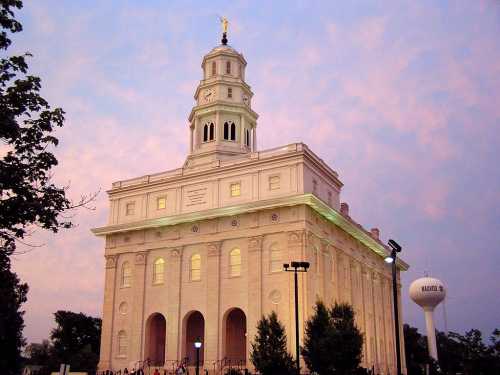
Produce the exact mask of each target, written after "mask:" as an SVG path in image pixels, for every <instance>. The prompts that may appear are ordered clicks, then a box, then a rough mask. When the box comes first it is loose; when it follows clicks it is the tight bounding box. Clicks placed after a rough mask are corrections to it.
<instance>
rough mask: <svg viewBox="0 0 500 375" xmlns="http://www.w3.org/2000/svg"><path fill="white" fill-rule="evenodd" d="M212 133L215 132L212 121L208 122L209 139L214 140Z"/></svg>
mask: <svg viewBox="0 0 500 375" xmlns="http://www.w3.org/2000/svg"><path fill="white" fill-rule="evenodd" d="M214 134H215V125H214V123H213V122H211V123H210V140H211V141H213V140H214Z"/></svg>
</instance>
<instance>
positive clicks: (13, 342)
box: [0, 0, 96, 374]
mask: <svg viewBox="0 0 500 375" xmlns="http://www.w3.org/2000/svg"><path fill="white" fill-rule="evenodd" d="M22 7H23V3H22V1H21V0H0V50H3V51H6V50H7V49H8V47H9V46H10V45H11V43H12V41H11V39H10V35H11V34H14V33H18V32H20V31H22V25H21V23H20V22H18V21H17V20H16V19H15V17H14V11H15V10H19V9H21V8H22ZM29 57H31V55H30V54H29V53H25V54H23V55H20V56H11V57H3V58H1V59H0V142H2V143H3V144H2V145H0V146H1V151H2V152H1V153H2V156H1V157H0V295H1V296H2V299H1V301H0V353H2V355H1V356H0V357H1V359H0V370H1V373H2V374H12V373H17V372H18V369H19V366H20V363H21V348H22V346H23V345H24V339H23V337H22V330H23V327H24V319H23V314H24V312H23V311H22V310H21V305H22V304H23V303H24V302H26V300H27V293H28V286H27V285H26V284H24V283H21V281H20V280H19V278H18V277H17V275H16V274H15V273H13V272H12V271H11V263H10V256H11V255H12V254H14V253H15V252H16V244H17V242H23V241H24V240H25V237H26V236H29V235H30V233H31V228H33V227H39V228H42V229H44V230H49V231H52V232H57V231H58V230H59V229H61V228H69V227H71V226H72V223H71V221H70V220H69V219H67V218H63V217H62V216H61V213H62V212H64V211H67V210H71V209H73V208H76V207H81V206H86V205H87V204H88V203H89V202H90V201H93V199H94V198H95V196H96V194H93V195H91V196H90V197H89V198H87V197H86V196H83V197H82V198H81V200H80V202H78V203H77V204H72V202H71V201H70V200H69V199H67V197H66V189H67V187H58V186H56V185H55V184H53V183H52V182H51V169H52V168H53V167H54V166H56V165H57V159H56V158H55V156H54V155H53V154H52V153H51V147H55V146H57V144H58V140H57V138H56V137H55V136H54V135H53V134H52V133H53V132H54V130H55V129H56V128H57V127H61V126H63V122H64V111H63V110H62V109H61V108H55V109H52V108H51V107H50V105H49V104H48V102H47V101H46V100H45V99H44V98H42V97H41V96H40V90H41V80H40V78H38V77H35V76H32V75H29V74H28V64H27V59H28V58H29Z"/></svg>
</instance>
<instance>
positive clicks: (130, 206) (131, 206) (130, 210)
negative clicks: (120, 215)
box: [125, 202, 135, 216]
mask: <svg viewBox="0 0 500 375" xmlns="http://www.w3.org/2000/svg"><path fill="white" fill-rule="evenodd" d="M134 214H135V202H129V203H127V204H126V205H125V215H126V216H132V215H134Z"/></svg>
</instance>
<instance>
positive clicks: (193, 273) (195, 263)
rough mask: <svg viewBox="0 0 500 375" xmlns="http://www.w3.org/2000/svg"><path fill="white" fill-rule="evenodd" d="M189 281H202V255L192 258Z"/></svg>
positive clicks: (195, 255)
mask: <svg viewBox="0 0 500 375" xmlns="http://www.w3.org/2000/svg"><path fill="white" fill-rule="evenodd" d="M189 279H190V280H191V281H198V280H201V255H200V254H194V255H192V256H191V261H190V264H189Z"/></svg>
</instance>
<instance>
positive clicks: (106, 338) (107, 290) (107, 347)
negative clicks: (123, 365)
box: [97, 255, 118, 371]
mask: <svg viewBox="0 0 500 375" xmlns="http://www.w3.org/2000/svg"><path fill="white" fill-rule="evenodd" d="M105 259H106V265H105V267H106V269H105V275H104V301H103V308H102V330H101V352H100V358H99V364H98V366H97V367H98V369H99V371H104V370H108V369H110V368H111V355H112V346H113V323H114V306H115V287H116V264H117V261H118V256H117V255H106V256H105Z"/></svg>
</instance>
